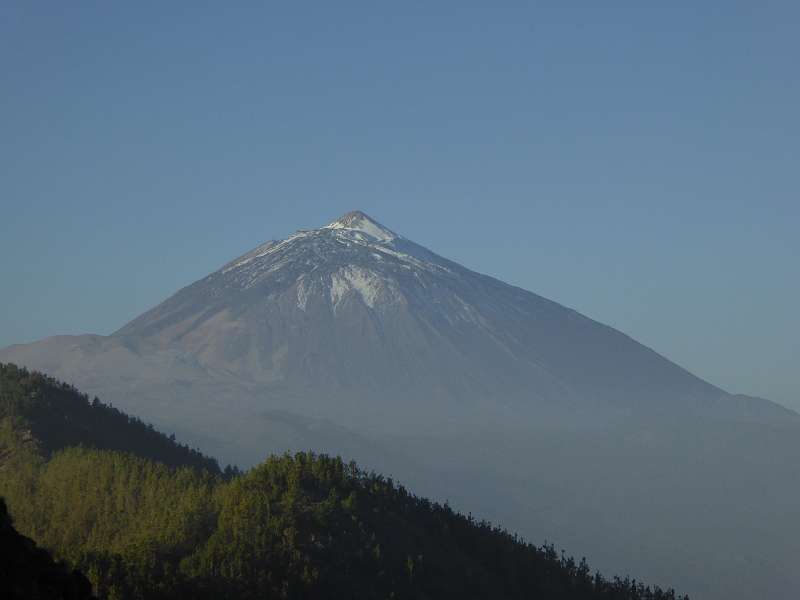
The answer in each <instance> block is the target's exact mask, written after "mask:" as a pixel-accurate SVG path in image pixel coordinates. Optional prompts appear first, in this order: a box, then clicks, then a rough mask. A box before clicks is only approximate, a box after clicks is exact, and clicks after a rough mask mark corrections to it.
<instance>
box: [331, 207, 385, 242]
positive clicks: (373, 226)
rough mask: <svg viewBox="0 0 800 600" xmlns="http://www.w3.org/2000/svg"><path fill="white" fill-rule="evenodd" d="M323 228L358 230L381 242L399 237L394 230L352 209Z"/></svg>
mask: <svg viewBox="0 0 800 600" xmlns="http://www.w3.org/2000/svg"><path fill="white" fill-rule="evenodd" d="M324 229H347V230H351V231H358V232H360V233H365V234H367V235H368V236H370V237H372V238H374V239H376V240H379V241H382V242H386V241H391V240H394V239H396V238H398V237H399V236H398V235H397V234H396V233H395V232H393V231H392V230H390V229H388V228H386V227H384V226H383V225H381V224H380V223H378V222H377V221H376V220H375V219H373V218H371V217H369V216H368V215H367V214H365V213H363V212H361V211H360V210H354V211H351V212H349V213H347V214H345V215H342V216H341V217H339V218H338V219H336V220H335V221H333V222H332V223H330V224H328V225H326V226H325V227H324Z"/></svg>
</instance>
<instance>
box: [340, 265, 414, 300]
mask: <svg viewBox="0 0 800 600" xmlns="http://www.w3.org/2000/svg"><path fill="white" fill-rule="evenodd" d="M350 292H355V293H357V294H358V295H359V296H361V299H362V300H363V301H364V304H366V305H367V306H368V307H370V308H373V309H374V308H375V307H376V305H377V304H378V301H379V299H380V300H392V299H396V298H397V296H398V294H399V292H398V290H396V289H395V285H394V283H393V282H392V281H389V280H386V279H384V278H383V277H381V276H380V275H378V274H377V273H375V272H374V271H371V270H369V269H363V268H361V267H357V266H354V265H350V266H347V267H341V268H340V269H339V270H337V271H336V272H335V273H333V274H332V275H331V289H330V295H331V304H332V305H333V308H334V310H335V309H336V307H337V305H338V304H339V302H341V301H342V299H343V298H344V297H345V296H346V295H347V294H349V293H350Z"/></svg>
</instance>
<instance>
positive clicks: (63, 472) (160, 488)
mask: <svg viewBox="0 0 800 600" xmlns="http://www.w3.org/2000/svg"><path fill="white" fill-rule="evenodd" d="M53 390H55V391H58V392H59V394H61V395H60V396H58V397H57V398H59V400H57V401H56V400H55V398H56V397H51V396H50V394H51V391H53ZM67 396H74V398H72V399H68V400H65V398H67ZM75 398H79V399H80V398H82V400H81V401H82V402H83V403H84V404H85V405H86V406H89V407H90V408H89V409H86V410H87V412H86V415H88V416H85V418H84V417H81V420H80V423H81V424H83V423H94V422H99V421H93V420H92V419H99V417H97V415H99V414H106V413H108V414H112V415H115V416H114V418H113V419H109V420H107V421H102V423H104V424H108V423H111V424H112V425H113V426H116V427H118V428H119V429H124V428H125V427H126V426H127V427H130V428H131V431H130V432H128V433H124V432H121V431H120V432H119V435H118V436H117V437H116V440H118V441H117V442H116V443H115V445H109V444H106V443H105V442H103V443H101V440H106V439H109V438H104V437H100V434H97V435H95V434H94V433H93V432H92V427H88V428H87V429H82V427H83V425H81V428H79V429H80V430H81V431H84V434H83V438H82V441H86V442H87V443H86V444H84V447H78V446H76V445H75V444H72V443H65V442H63V441H62V440H63V438H64V437H65V436H66V435H67V434H66V433H64V432H58V434H57V435H58V437H57V438H52V439H49V440H44V439H40V438H38V437H36V436H37V435H39V434H34V435H32V432H50V431H53V429H54V427H51V426H49V425H47V426H45V425H42V424H41V423H39V422H38V420H40V419H44V420H45V421H47V422H52V421H55V418H54V417H53V415H52V414H51V412H50V411H48V410H47V407H53V406H54V404H57V403H58V402H63V403H64V404H63V405H60V406H59V407H58V408H53V409H52V412H53V413H55V414H56V415H57V418H58V419H62V421H58V422H65V423H69V424H70V425H69V426H67V428H69V427H71V426H72V425H71V424H72V423H73V422H75V421H77V420H78V418H77V417H75V418H73V416H72V413H71V412H70V411H71V408H69V407H71V405H72V404H71V403H75V405H76V406H77V404H79V402H78V401H77V400H76V399H75ZM0 400H1V401H2V404H0V406H2V408H0V411H2V412H0V420H1V422H0V494H2V495H5V496H6V497H7V499H8V502H9V506H10V507H11V510H12V512H13V514H14V515H15V519H16V522H17V524H18V527H19V529H20V530H21V531H23V532H24V533H26V534H27V535H30V536H31V537H33V538H34V539H36V540H37V541H38V542H39V543H40V544H42V545H44V546H45V547H47V548H50V549H52V550H53V551H54V552H55V553H56V555H57V556H58V557H59V558H61V559H64V560H66V561H67V562H68V564H70V565H71V566H73V567H75V568H79V569H80V570H81V571H83V572H84V573H86V574H87V576H88V577H89V579H90V580H91V582H92V584H93V585H94V589H95V593H96V594H97V595H98V596H99V597H101V598H108V599H122V598H125V599H128V598H131V599H133V598H153V599H161V598H163V599H174V598H200V599H203V598H208V599H212V598H213V599H218V598H234V599H242V600H245V599H251V598H252V599H256V598H287V599H288V598H292V599H294V598H297V599H305V598H308V599H311V598H314V599H317V598H319V599H326V598H331V599H334V598H336V599H343V598H359V599H361V598H381V599H384V598H385V599H389V598H419V599H423V598H431V599H434V598H435V599H442V598H504V599H513V598H520V599H522V598H525V599H532V598H547V599H576V600H577V599H603V600H617V599H620V600H621V599H625V600H666V599H672V598H674V597H675V595H674V593H673V592H671V591H669V592H662V591H660V590H658V589H656V590H652V589H648V588H646V587H644V586H642V585H640V584H637V583H635V582H631V581H627V580H625V581H621V580H613V581H607V580H605V579H603V578H602V577H600V576H599V575H593V574H591V573H590V571H589V568H588V567H587V566H586V564H585V563H583V562H581V563H580V564H577V563H576V562H575V561H573V560H572V559H569V558H565V557H563V556H558V555H557V554H556V552H555V551H554V550H553V548H551V547H542V548H539V547H535V546H533V545H530V544H527V543H524V542H522V541H521V540H519V539H517V538H516V537H515V536H512V535H510V534H508V533H507V532H505V531H502V530H500V529H497V528H495V527H492V526H491V525H489V524H488V523H485V522H478V521H475V520H474V519H472V518H471V517H465V516H462V515H459V514H457V513H455V512H454V511H452V510H451V509H450V508H448V507H447V506H443V505H440V504H437V503H434V502H430V501H428V500H425V499H421V498H417V497H416V496H414V495H412V494H410V493H409V492H408V491H407V490H406V489H405V488H403V487H402V486H400V485H397V484H395V483H394V482H393V481H392V480H390V479H386V478H384V477H382V476H380V475H375V474H371V473H365V472H362V471H360V470H359V469H358V468H357V467H356V466H355V465H354V464H347V463H345V462H343V461H342V460H341V459H339V458H330V457H327V456H316V455H314V454H311V453H301V454H297V455H294V456H288V455H287V456H281V457H272V458H269V459H268V460H267V461H266V462H265V463H263V464H262V465H260V466H258V467H256V468H254V469H252V470H251V471H249V472H248V473H246V474H234V475H233V476H230V477H225V476H224V475H223V474H221V473H220V472H219V469H218V468H214V467H216V464H215V463H213V461H210V459H206V458H204V457H202V456H200V455H199V453H196V452H194V451H190V450H188V449H186V448H185V447H180V446H178V445H177V444H174V443H172V442H171V441H170V440H169V438H164V437H163V436H161V437H160V438H158V439H162V438H163V440H166V441H167V442H169V443H170V444H171V447H170V448H168V449H166V450H165V451H164V456H165V460H160V458H161V457H160V455H155V456H154V455H153V454H154V451H153V449H152V448H144V447H143V446H142V445H141V440H142V437H141V436H142V435H148V436H151V433H150V432H152V435H154V436H156V437H158V436H160V434H157V433H155V432H153V430H152V429H149V428H147V427H145V426H143V425H142V424H141V423H140V422H138V421H135V420H130V419H128V420H127V425H125V422H124V421H123V420H121V417H120V415H121V416H122V417H124V415H122V413H119V412H118V411H114V412H109V411H112V410H113V409H108V408H107V407H103V406H102V405H101V404H99V403H97V402H95V403H91V404H90V403H89V402H88V400H87V399H86V398H83V397H81V396H80V395H78V394H77V392H75V391H74V390H72V389H71V388H67V387H65V386H61V385H60V384H57V383H55V382H54V381H52V380H50V379H47V378H44V377H41V376H40V375H35V374H31V373H28V372H26V371H24V370H21V369H16V368H15V367H9V366H6V367H0ZM21 407H24V409H23V408H21ZM84 409H85V407H83V406H81V407H79V409H78V413H79V414H84V413H83V412H82V411H84ZM92 411H98V412H97V415H95V414H93V412H92ZM124 418H125V419H127V417H124ZM142 432H144V433H142ZM69 435H72V434H69ZM103 435H104V434H103ZM151 437H152V436H151ZM55 439H57V440H58V441H54V440H55ZM70 439H73V438H70ZM153 439H156V438H155V437H154V438H153ZM119 440H130V443H131V447H129V448H127V447H124V444H123V443H122V442H120V441H119ZM159 443H160V442H159ZM159 447H160V446H159ZM209 465H210V466H211V468H208V467H209Z"/></svg>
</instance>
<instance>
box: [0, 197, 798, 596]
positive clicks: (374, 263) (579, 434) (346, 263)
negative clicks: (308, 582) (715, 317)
mask: <svg viewBox="0 0 800 600" xmlns="http://www.w3.org/2000/svg"><path fill="white" fill-rule="evenodd" d="M0 361H9V362H16V363H18V364H22V365H26V366H28V367H30V368H35V369H40V370H42V371H45V372H47V373H49V374H51V375H54V376H57V377H59V378H61V379H64V380H66V381H68V382H70V383H72V384H75V385H77V386H79V387H80V388H81V389H84V390H85V391H87V392H88V393H89V394H91V395H98V396H100V397H102V398H104V399H107V400H110V401H112V402H113V403H114V405H115V406H118V407H120V408H122V409H124V410H127V411H129V412H131V413H133V414H136V415H138V416H140V417H142V418H144V419H146V420H148V421H152V422H154V423H155V424H157V425H158V426H160V427H162V428H164V429H166V430H169V431H174V432H175V433H176V434H177V435H178V436H179V437H181V438H182V439H186V440H189V441H190V442H191V443H192V444H193V445H197V446H199V447H201V448H202V449H203V450H205V451H206V452H210V453H213V454H215V455H217V456H219V457H221V458H222V459H223V460H225V461H228V462H235V463H238V464H240V465H243V466H247V465H252V464H255V463H257V462H258V461H260V460H261V459H262V458H263V457H264V456H265V455H266V454H267V453H268V452H276V451H278V452H281V451H284V450H292V451H296V450H304V449H314V450H316V451H323V452H329V453H332V454H342V455H343V456H347V457H352V458H355V459H358V460H359V461H360V462H361V463H362V464H363V465H365V466H366V467H368V468H375V469H378V470H380V471H381V472H384V473H389V474H392V475H394V476H396V477H398V478H400V479H401V480H402V481H404V482H407V483H408V484H410V485H413V486H414V487H415V489H417V490H419V491H420V492H421V493H424V494H426V495H430V496H433V497H435V498H439V499H449V500H450V501H452V502H453V503H454V505H456V506H457V507H459V508H461V509H463V510H472V511H473V512H475V513H476V514H480V515H481V516H485V517H488V518H491V519H492V520H494V521H496V522H500V523H503V524H504V525H506V526H508V527H510V528H513V529H515V530H518V531H520V532H522V533H523V534H525V535H537V536H545V537H547V539H552V540H558V542H559V543H562V544H565V545H566V546H567V547H569V548H573V549H575V550H576V551H578V552H580V553H581V554H586V555H587V556H588V557H589V558H590V559H591V560H592V561H593V562H594V563H595V564H598V565H599V566H600V567H601V568H602V569H603V570H606V571H611V572H620V570H621V569H623V568H625V569H631V572H632V573H633V574H635V575H637V576H641V577H644V578H646V579H647V580H649V581H655V582H657V583H658V582H667V581H668V582H670V583H671V584H674V585H677V586H678V587H680V588H681V589H685V590H687V591H689V592H690V593H692V595H693V596H694V597H698V598H708V599H717V598H747V597H752V596H753V595H759V594H764V593H768V594H769V595H770V597H772V598H784V597H785V598H793V597H795V596H796V595H797V594H798V593H800V576H799V575H797V574H796V573H795V569H794V568H793V567H792V564H794V561H796V560H800V549H799V548H798V547H796V546H795V545H794V544H793V543H792V542H791V541H790V540H792V539H800V519H798V518H797V515H796V513H795V509H794V507H793V505H791V504H789V503H787V501H786V499H787V498H796V497H798V494H800V484H798V483H795V482H797V481H800V474H798V473H797V470H798V468H797V466H796V465H797V464H800V460H797V459H799V458H800V441H798V440H800V435H798V434H800V416H798V415H797V414H796V413H794V412H793V411H790V410H788V409H786V408H783V407H781V406H779V405H777V404H775V403H772V402H769V401H767V400H761V399H756V398H749V397H744V396H737V395H734V394H730V393H728V392H726V391H724V390H722V389H720V388H718V387H716V386H714V385H712V384H711V383H708V382H705V381H703V380H702V379H700V378H698V377H696V376H695V375H693V374H691V373H689V372H687V371H686V370H685V369H683V368H681V367H679V366H677V365H675V364H674V363H672V362H670V361H669V360H667V359H665V358H664V357H662V356H660V355H659V354H657V353H656V352H654V351H653V350H651V349H649V348H646V347H645V346H643V345H641V344H639V343H637V342H636V341H635V340H632V339H631V338H629V337H628V336H626V335H624V334H622V333H620V332H618V331H616V330H614V329H612V328H610V327H607V326H605V325H602V324H600V323H597V322H595V321H593V320H591V319H589V318H587V317H585V316H583V315H580V314H579V313H577V312H575V311H573V310H570V309H568V308H565V307H563V306H561V305H559V304H557V303H555V302H552V301H550V300H547V299H545V298H542V297H541V296H538V295H536V294H533V293H531V292H528V291H525V290H522V289H520V288H517V287H514V286H511V285H508V284H505V283H503V282H501V281H498V280H496V279H494V278H492V277H489V276H486V275H482V274H479V273H476V272H474V271H471V270H469V269H467V268H465V267H462V266H460V265H458V264H456V263H454V262H452V261H449V260H447V259H445V258H442V257H440V256H438V255H436V254H435V253H433V252H431V251H429V250H427V249H425V248H424V247H422V246H419V245H417V244H416V243H414V242H412V241H410V240H408V239H406V238H404V237H403V236H401V235H399V234H397V233H395V232H393V231H392V230H390V229H389V228H387V227H385V226H383V225H381V224H380V223H378V222H377V221H375V220H374V219H372V218H370V217H368V216H367V215H365V214H364V213H361V212H357V211H356V212H353V213H348V214H347V215H344V216H343V217H341V218H340V219H337V220H335V221H334V222H332V223H331V224H329V225H327V226H325V227H322V228H319V229H313V230H301V231H298V232H296V233H295V234H293V235H291V236H289V237H287V238H286V239H284V240H280V241H270V242H266V243H265V244H262V245H261V246H259V247H257V248H255V249H253V250H251V251H250V252H247V253H246V254H244V255H242V256H241V257H239V258H237V259H235V260H233V261H231V262H229V263H228V264H226V265H224V266H223V267H222V268H220V269H218V270H217V271H214V272H213V273H211V274H210V275H208V276H207V277H205V278H203V279H201V280H199V281H197V282H195V283H193V284H191V285H189V286H188V287H186V288H184V289H182V290H180V291H178V292H177V293H176V294H175V295H173V296H172V297H170V298H168V299H167V300H165V301H164V302H163V303H161V304H159V305H158V306H156V307H154V308H153V309H151V310H149V311H148V312H146V313H144V314H143V315H141V316H140V317H138V318H136V319H134V320H133V321H131V322H130V323H128V324H127V325H125V326H123V327H122V328H121V329H119V330H118V331H116V332H115V333H113V334H112V335H110V336H97V335H84V336H58V337H54V338H48V339H45V340H42V341H39V342H35V343H33V344H27V345H18V346H12V347H10V348H7V349H5V350H1V351H0ZM476 481H480V482H482V485H481V486H480V487H476V485H475V482H476ZM764 490H769V493H767V494H765V493H764ZM765 496H766V497H765ZM790 533H791V535H789V534H790ZM764 556H770V557H771V558H770V559H769V560H766V559H765V558H764ZM742 565H747V568H743V566H742ZM709 572H714V573H717V575H715V576H714V577H709V575H708V574H709Z"/></svg>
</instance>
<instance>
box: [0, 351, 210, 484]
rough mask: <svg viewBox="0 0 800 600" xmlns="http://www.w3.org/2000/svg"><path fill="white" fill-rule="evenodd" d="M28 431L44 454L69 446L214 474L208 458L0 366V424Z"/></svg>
mask: <svg viewBox="0 0 800 600" xmlns="http://www.w3.org/2000/svg"><path fill="white" fill-rule="evenodd" d="M3 418H9V419H12V420H13V421H14V425H15V427H16V428H18V429H28V430H29V431H30V432H31V435H32V437H33V438H34V439H36V440H37V441H38V442H39V443H40V444H41V445H42V447H43V448H42V449H43V450H44V451H46V452H48V453H50V452H54V451H56V450H60V449H62V448H67V447H70V446H86V447H90V448H99V449H104V450H121V451H124V452H132V453H133V454H136V455H137V456H141V457H143V458H151V459H153V460H157V461H159V462H163V463H165V464H167V465H170V466H175V467H177V466H190V467H196V468H199V469H206V470H208V471H210V472H213V473H218V472H219V470H220V469H219V465H218V464H217V461H216V460H214V459H213V458H209V457H207V456H204V455H203V454H201V453H200V452H199V451H197V450H194V449H192V448H189V447H188V446H185V445H181V444H178V443H176V442H175V441H174V437H171V438H170V437H167V436H165V435H164V434H162V433H161V432H159V431H157V430H156V429H154V428H153V426H152V425H149V424H145V423H143V422H142V421H141V420H139V419H137V418H136V417H131V416H128V415H127V414H125V413H124V412H122V411H120V410H117V409H116V408H114V407H113V406H108V405H106V404H103V403H102V402H100V401H99V400H98V399H97V398H94V400H92V401H91V402H90V401H89V398H88V396H86V395H85V394H81V393H80V392H78V391H77V390H76V389H75V388H74V387H72V386H70V385H67V384H66V383H61V382H58V381H56V380H55V379H53V378H52V377H47V376H46V375H43V374H41V373H37V372H32V371H28V370H27V369H22V368H19V367H17V366H16V365H12V364H2V363H0V419H3Z"/></svg>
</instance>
